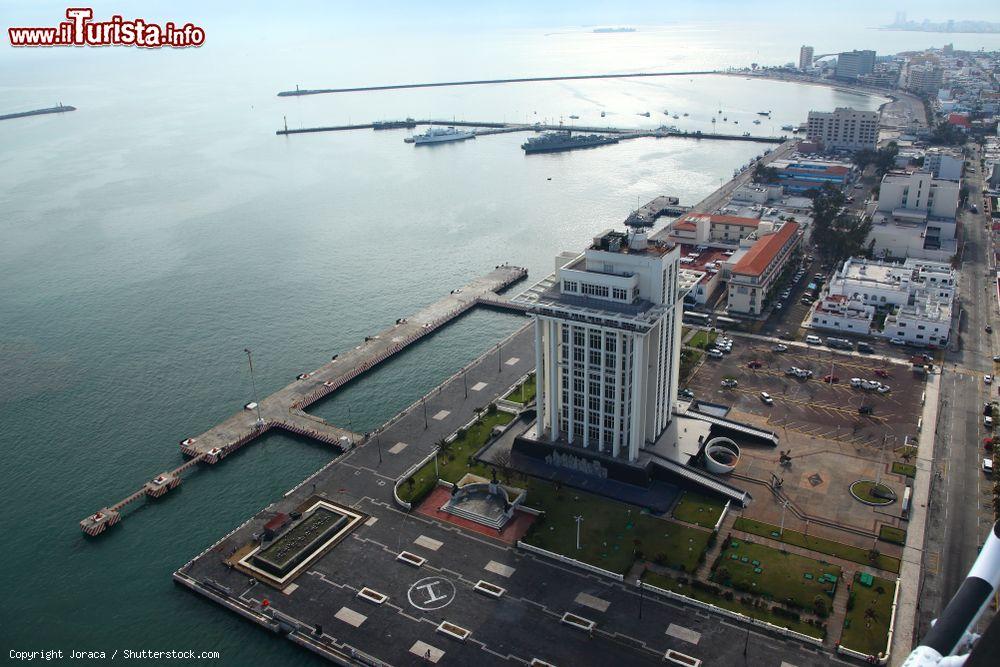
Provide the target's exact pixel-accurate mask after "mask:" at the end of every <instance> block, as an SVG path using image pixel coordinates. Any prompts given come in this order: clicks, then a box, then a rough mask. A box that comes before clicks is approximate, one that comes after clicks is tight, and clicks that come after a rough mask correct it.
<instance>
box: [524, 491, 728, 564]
mask: <svg viewBox="0 0 1000 667" xmlns="http://www.w3.org/2000/svg"><path fill="white" fill-rule="evenodd" d="M527 489H528V498H527V500H526V501H525V504H526V505H527V506H528V507H532V508H534V509H538V510H544V511H545V518H544V520H543V521H541V522H536V523H535V524H534V525H533V526H532V529H531V531H530V532H529V533H528V535H527V536H526V538H525V540H524V541H525V542H527V543H528V544H532V545H534V546H537V547H541V548H543V549H548V550H549V551H555V552H556V553H560V554H563V555H566V556H569V557H571V558H576V559H577V560H582V561H584V562H586V563H590V564H592V565H596V566H598V567H602V568H604V569H605V570H611V571H612V572H621V573H625V572H627V571H628V570H629V568H630V567H631V566H632V563H633V561H634V560H635V558H634V556H633V552H634V550H636V549H638V550H639V551H641V552H642V553H643V555H644V556H645V558H646V559H648V560H653V559H655V558H657V557H658V556H660V555H661V554H662V555H663V559H662V562H663V564H664V565H668V566H670V567H674V568H680V567H682V566H683V567H684V569H685V570H687V571H691V570H693V569H694V568H695V567H697V565H698V558H699V556H701V554H702V552H704V551H705V549H706V548H707V546H708V538H709V536H710V535H711V533H709V532H707V531H704V530H699V529H697V528H691V527H690V526H684V525H681V524H679V523H675V522H673V521H669V520H667V519H660V518H657V517H654V516H652V515H650V514H645V513H643V512H642V511H641V510H640V508H638V507H636V506H634V505H626V504H624V503H619V502H616V501H613V500H608V499H607V498H603V497H601V496H596V495H593V494H590V493H585V492H583V491H579V490H577V489H573V488H570V487H566V486H564V487H562V489H559V490H557V489H556V486H555V485H554V484H551V483H549V482H546V481H543V480H539V479H534V478H531V479H529V480H528V483H527ZM577 515H579V516H582V517H583V522H582V523H581V524H580V547H581V548H580V550H577V548H576V521H574V519H573V517H575V516H577ZM636 540H638V544H637V543H636Z"/></svg>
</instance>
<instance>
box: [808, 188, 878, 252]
mask: <svg viewBox="0 0 1000 667" xmlns="http://www.w3.org/2000/svg"><path fill="white" fill-rule="evenodd" d="M845 201H846V199H845V197H844V193H843V192H841V191H840V190H838V189H837V188H834V187H832V186H830V185H826V186H824V187H823V189H822V190H820V191H819V192H818V193H817V194H816V196H815V198H814V199H813V233H812V239H813V242H814V243H815V244H816V246H817V248H818V252H819V254H820V256H822V257H823V258H824V259H826V260H829V261H831V262H834V263H838V262H841V261H843V260H845V259H847V258H848V257H852V256H854V255H859V254H862V253H863V251H864V248H865V240H866V239H867V237H868V234H869V232H871V228H872V223H871V221H870V220H865V219H862V218H859V217H858V216H856V215H853V214H851V213H849V212H848V211H847V210H846V209H845V207H844V204H845Z"/></svg>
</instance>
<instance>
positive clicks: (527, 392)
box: [504, 373, 535, 405]
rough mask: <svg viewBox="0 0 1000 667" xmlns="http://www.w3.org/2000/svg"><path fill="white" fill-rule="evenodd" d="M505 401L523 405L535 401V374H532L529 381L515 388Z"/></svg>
mask: <svg viewBox="0 0 1000 667" xmlns="http://www.w3.org/2000/svg"><path fill="white" fill-rule="evenodd" d="M504 400H506V401H510V402H512V403H520V404H521V405H527V404H528V403H531V402H532V401H533V400H535V374H534V373H532V374H531V375H529V376H528V379H527V380H525V381H524V382H522V383H521V384H519V385H517V386H516V387H514V389H513V390H512V391H511V392H510V393H509V394H507V395H506V396H504Z"/></svg>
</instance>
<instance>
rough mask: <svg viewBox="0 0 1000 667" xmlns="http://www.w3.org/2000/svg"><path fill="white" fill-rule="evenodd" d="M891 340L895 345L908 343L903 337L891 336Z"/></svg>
mask: <svg viewBox="0 0 1000 667" xmlns="http://www.w3.org/2000/svg"><path fill="white" fill-rule="evenodd" d="M889 342H890V343H892V344H893V345H906V341H905V340H903V339H902V338H890V339H889Z"/></svg>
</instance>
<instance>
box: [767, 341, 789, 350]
mask: <svg viewBox="0 0 1000 667" xmlns="http://www.w3.org/2000/svg"><path fill="white" fill-rule="evenodd" d="M787 351H788V346H787V345H782V344H781V343H778V344H777V345H775V346H774V347H772V348H771V352H787Z"/></svg>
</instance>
